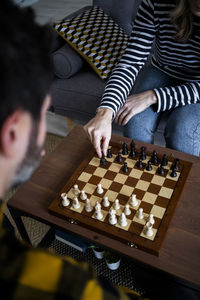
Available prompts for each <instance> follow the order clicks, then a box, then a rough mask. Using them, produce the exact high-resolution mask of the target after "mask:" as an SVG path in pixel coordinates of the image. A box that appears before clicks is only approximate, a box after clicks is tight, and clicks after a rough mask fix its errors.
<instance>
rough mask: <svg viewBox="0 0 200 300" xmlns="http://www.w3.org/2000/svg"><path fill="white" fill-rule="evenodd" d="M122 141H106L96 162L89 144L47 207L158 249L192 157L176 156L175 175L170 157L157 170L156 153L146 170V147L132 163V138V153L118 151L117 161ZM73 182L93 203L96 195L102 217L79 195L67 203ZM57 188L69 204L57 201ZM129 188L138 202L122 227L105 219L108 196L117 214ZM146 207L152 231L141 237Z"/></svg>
mask: <svg viewBox="0 0 200 300" xmlns="http://www.w3.org/2000/svg"><path fill="white" fill-rule="evenodd" d="M122 143H123V142H121V143H111V144H110V148H111V152H112V158H107V157H106V160H107V163H106V165H105V166H104V165H101V164H100V159H99V158H98V157H97V155H96V153H95V151H94V150H92V151H91V152H90V153H89V154H88V155H87V157H85V159H84V161H83V162H82V163H81V165H80V166H79V167H78V169H77V170H76V171H75V172H74V174H73V175H72V177H71V178H70V180H68V181H67V182H66V184H65V186H64V187H63V189H62V190H61V191H60V193H59V194H58V196H57V197H56V199H54V201H53V202H52V203H51V204H50V206H49V208H48V209H49V211H50V212H51V213H52V214H55V215H57V216H60V217H61V218H64V219H66V221H67V220H68V221H70V222H72V223H73V222H74V223H78V224H81V225H82V226H85V227H87V228H90V229H92V230H93V231H94V232H100V233H102V234H105V235H107V236H110V237H112V238H113V239H117V240H120V241H121V242H125V243H126V244H127V245H129V246H131V247H135V248H139V249H141V250H144V251H146V252H148V253H151V254H154V255H159V250H160V248H161V245H162V242H163V240H164V237H165V235H166V233H167V230H168V227H169V223H170V221H171V219H172V216H173V213H174V211H175V208H176V205H177V203H178V201H179V199H180V196H181V192H182V191H183V189H184V184H185V181H186V179H187V176H188V174H189V171H190V169H191V166H192V163H190V162H187V161H183V160H179V169H178V171H176V173H177V176H176V177H171V172H172V171H171V168H172V165H173V162H174V157H167V160H168V165H167V166H165V167H164V175H159V173H158V167H159V165H160V162H161V160H162V157H161V156H160V155H159V153H157V155H158V163H157V164H152V170H151V171H148V170H146V166H147V162H148V161H149V160H151V158H152V152H151V153H150V152H149V151H148V149H146V159H145V160H143V161H142V168H139V167H138V166H137V165H138V159H139V157H140V155H141V149H138V148H137V144H136V157H130V156H129V154H128V155H122V162H120V163H119V162H117V161H116V157H117V154H118V153H119V152H120V151H121V150H122ZM129 153H130V152H129ZM124 162H126V163H127V166H128V172H127V173H125V172H123V170H122V169H123V165H124ZM99 183H100V184H101V185H102V188H103V193H102V194H101V195H99V194H98V193H97V191H96V189H97V184H99ZM75 184H77V185H78V188H79V190H84V191H85V193H86V195H87V197H88V198H89V199H90V202H91V204H92V206H93V207H94V206H95V204H96V202H97V201H98V202H99V203H101V205H102V213H103V219H102V220H97V219H96V218H95V211H94V209H93V210H92V211H91V212H86V210H85V201H84V200H81V199H80V197H79V202H80V207H79V208H78V209H74V208H73V207H72V200H73V198H74V193H73V186H74V185H75ZM62 193H67V196H68V199H69V200H70V205H69V206H67V207H63V206H62V204H61V203H62V202H61V194H62ZM132 194H136V197H137V200H138V205H137V206H136V207H130V209H131V214H130V215H129V216H126V218H127V226H125V227H122V226H120V225H119V223H117V224H116V225H111V224H110V223H109V221H108V219H109V210H110V208H111V207H113V203H114V200H115V199H119V203H120V209H119V210H117V213H116V215H117V217H119V215H120V214H121V212H122V211H123V210H124V207H125V205H126V204H127V203H130V197H131V195H132ZM104 196H107V197H108V199H109V201H110V205H109V207H104V206H103V204H102V201H103V197H104ZM139 208H143V212H144V218H143V219H139V218H138V217H137V212H138V209H139ZM150 213H152V214H153V215H154V220H155V223H154V224H153V235H152V236H150V237H147V236H146V235H145V234H144V228H145V227H144V225H145V223H146V221H147V217H148V215H149V214H150Z"/></svg>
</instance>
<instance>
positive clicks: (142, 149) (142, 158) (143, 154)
mask: <svg viewBox="0 0 200 300" xmlns="http://www.w3.org/2000/svg"><path fill="white" fill-rule="evenodd" d="M145 150H146V148H145V147H143V146H142V147H141V153H140V158H141V160H145V159H146V152H145Z"/></svg>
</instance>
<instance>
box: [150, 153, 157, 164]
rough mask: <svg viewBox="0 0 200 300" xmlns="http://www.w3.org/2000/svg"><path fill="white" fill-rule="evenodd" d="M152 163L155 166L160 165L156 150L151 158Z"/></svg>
mask: <svg viewBox="0 0 200 300" xmlns="http://www.w3.org/2000/svg"><path fill="white" fill-rule="evenodd" d="M151 162H152V163H153V164H155V165H156V164H157V163H158V156H157V152H156V151H155V150H154V151H153V154H152V157H151Z"/></svg>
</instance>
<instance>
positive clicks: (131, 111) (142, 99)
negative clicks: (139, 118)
mask: <svg viewBox="0 0 200 300" xmlns="http://www.w3.org/2000/svg"><path fill="white" fill-rule="evenodd" d="M155 103H157V96H156V94H155V93H154V91H152V90H149V91H145V92H143V93H140V94H135V95H131V96H130V97H128V99H127V101H126V103H125V104H124V106H123V107H122V108H121V109H120V110H119V111H118V113H117V115H116V118H115V122H116V123H118V124H119V125H126V124H127V123H128V121H129V120H130V119H131V118H132V117H133V116H135V115H136V114H139V113H141V112H142V111H144V110H145V109H146V108H148V107H149V106H151V105H152V104H155Z"/></svg>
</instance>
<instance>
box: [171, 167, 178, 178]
mask: <svg viewBox="0 0 200 300" xmlns="http://www.w3.org/2000/svg"><path fill="white" fill-rule="evenodd" d="M170 176H171V177H176V176H177V173H176V170H175V169H173V170H172V172H171V174H170Z"/></svg>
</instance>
